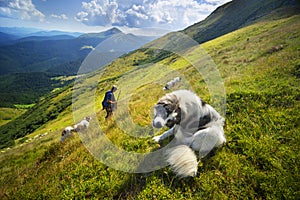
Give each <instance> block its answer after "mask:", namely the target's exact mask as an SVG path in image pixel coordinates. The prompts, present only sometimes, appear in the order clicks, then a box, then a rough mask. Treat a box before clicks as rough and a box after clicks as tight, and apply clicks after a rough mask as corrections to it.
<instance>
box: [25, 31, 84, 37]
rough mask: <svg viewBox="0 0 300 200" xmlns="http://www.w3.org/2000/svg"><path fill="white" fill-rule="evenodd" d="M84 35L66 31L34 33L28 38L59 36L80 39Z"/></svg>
mask: <svg viewBox="0 0 300 200" xmlns="http://www.w3.org/2000/svg"><path fill="white" fill-rule="evenodd" d="M82 34H83V33H80V32H66V31H38V32H33V33H30V34H28V35H27V37H29V36H41V37H45V36H58V35H69V36H73V37H78V36H80V35H82Z"/></svg>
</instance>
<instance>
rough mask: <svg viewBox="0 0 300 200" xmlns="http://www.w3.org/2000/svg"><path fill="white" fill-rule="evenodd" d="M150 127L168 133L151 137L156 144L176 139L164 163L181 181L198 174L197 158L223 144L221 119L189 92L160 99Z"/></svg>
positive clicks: (180, 91) (181, 92) (212, 109)
mask: <svg viewBox="0 0 300 200" xmlns="http://www.w3.org/2000/svg"><path fill="white" fill-rule="evenodd" d="M152 123H153V126H154V127H156V128H162V127H163V126H167V127H169V128H170V129H169V130H168V131H166V132H164V133H163V134H162V135H159V136H155V137H153V140H155V141H156V142H159V141H161V140H163V139H165V138H166V137H168V136H170V135H174V136H175V140H176V141H175V146H174V147H171V148H169V149H168V150H167V151H166V156H167V162H168V163H169V164H170V166H171V168H172V170H173V171H174V172H175V173H176V174H177V175H178V176H180V177H187V176H195V175H196V174H197V166H198V162H197V158H196V155H195V153H194V151H199V158H200V159H201V158H203V157H205V156H206V155H207V154H208V153H209V152H210V151H211V150H212V149H213V148H215V147H217V146H220V145H222V144H223V143H225V142H226V139H225V135H224V131H223V126H224V118H223V117H221V115H220V114H219V113H218V112H217V111H216V110H215V109H214V108H213V107H211V106H210V105H209V104H207V103H205V102H204V101H203V100H201V99H200V98H199V97H198V96H197V95H196V94H195V93H193V92H191V91H189V90H177V91H174V92H172V93H169V94H166V95H165V96H163V97H162V98H161V99H160V100H159V101H158V103H157V104H156V105H155V108H154V119H153V122H152Z"/></svg>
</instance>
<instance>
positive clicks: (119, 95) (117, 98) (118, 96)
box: [117, 90, 121, 101]
mask: <svg viewBox="0 0 300 200" xmlns="http://www.w3.org/2000/svg"><path fill="white" fill-rule="evenodd" d="M120 94H121V90H120V92H119V94H118V97H117V101H118V100H119V97H120Z"/></svg>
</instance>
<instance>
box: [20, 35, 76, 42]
mask: <svg viewBox="0 0 300 200" xmlns="http://www.w3.org/2000/svg"><path fill="white" fill-rule="evenodd" d="M74 38H75V37H74V36H71V35H54V36H29V37H25V38H21V39H18V40H17V41H15V43H17V42H28V41H46V40H69V39H74Z"/></svg>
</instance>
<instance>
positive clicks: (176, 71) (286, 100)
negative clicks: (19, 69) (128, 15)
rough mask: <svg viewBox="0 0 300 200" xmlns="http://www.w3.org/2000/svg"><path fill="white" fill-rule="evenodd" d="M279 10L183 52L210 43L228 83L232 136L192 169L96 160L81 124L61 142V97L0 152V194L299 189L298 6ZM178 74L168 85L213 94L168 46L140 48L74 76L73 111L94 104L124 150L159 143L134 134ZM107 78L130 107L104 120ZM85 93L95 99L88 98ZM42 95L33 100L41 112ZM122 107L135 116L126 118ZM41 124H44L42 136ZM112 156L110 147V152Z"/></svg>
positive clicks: (255, 194) (66, 117)
mask: <svg viewBox="0 0 300 200" xmlns="http://www.w3.org/2000/svg"><path fill="white" fill-rule="evenodd" d="M278 14H279V13H273V15H271V16H268V17H266V18H264V20H263V21H260V22H258V23H255V24H253V25H251V26H247V27H245V28H242V29H240V30H237V31H235V32H232V33H229V34H227V35H224V36H222V37H219V38H217V39H215V40H212V41H209V42H206V43H204V44H203V45H201V46H198V47H194V48H193V49H192V50H191V51H190V52H189V55H190V56H191V57H193V58H197V56H199V49H200V48H204V49H205V50H206V51H207V52H208V54H209V55H210V56H211V57H212V58H213V60H214V61H215V63H216V66H217V67H218V70H219V72H220V75H221V77H222V79H223V81H224V86H225V90H226V108H227V109H226V116H225V118H226V126H225V134H226V137H227V140H228V142H227V144H226V145H225V146H224V147H222V148H219V149H217V150H215V151H214V152H212V153H211V154H210V155H209V156H208V157H207V158H205V159H203V160H202V161H201V162H200V163H199V166H198V169H199V172H198V175H197V177H195V178H188V179H183V180H179V179H177V178H176V177H175V175H174V174H173V173H172V172H171V171H170V169H169V168H168V167H165V168H162V169H159V170H157V171H154V172H151V173H140V174H134V173H127V172H123V171H119V170H116V169H115V168H118V167H120V166H119V165H122V164H123V165H125V166H126V165H131V163H130V162H124V163H122V162H119V163H116V166H110V167H108V166H106V165H104V164H102V163H101V162H100V161H98V160H97V159H95V157H94V156H96V157H97V155H96V154H94V156H93V155H92V154H91V153H90V150H91V149H87V148H86V147H85V146H84V145H83V141H84V143H86V144H87V143H88V142H87V141H86V140H81V139H80V138H79V136H78V135H77V134H75V135H74V137H72V138H69V139H67V140H66V141H65V142H64V143H59V142H58V140H59V137H60V133H61V130H62V129H63V127H65V126H67V125H69V124H71V123H73V122H72V115H71V106H70V104H66V105H67V106H66V107H64V108H63V109H62V110H60V111H59V112H58V113H57V115H55V117H54V118H53V119H50V120H49V121H47V122H45V123H44V124H43V125H40V126H39V127H37V128H36V129H35V130H34V132H33V133H32V134H30V135H27V136H26V138H25V139H26V140H27V141H26V140H25V141H24V139H23V140H22V139H21V140H16V141H15V142H16V143H17V145H16V146H15V147H14V148H12V149H5V150H3V151H4V152H2V153H1V154H0V169H1V171H0V174H1V176H0V177H1V178H0V186H1V187H0V197H1V199H45V198H49V199H84V198H87V199H90V198H91V199H93V198H94V199H97V198H101V199H298V197H299V195H300V193H299V191H300V186H299V180H300V173H299V166H300V161H299V160H300V159H299V150H300V149H299V143H300V135H299V117H298V116H299V106H300V103H299V76H300V75H299V68H300V60H299V52H300V49H299V47H300V33H299V30H300V15H299V14H298V15H292V16H288V17H285V18H282V17H278V16H277V15H278ZM154 55H159V56H160V57H159V59H158V58H157V57H155V56H154ZM147 63H148V64H147ZM178 75H180V76H182V77H184V78H185V79H186V81H182V83H181V84H179V85H178V86H177V87H175V88H174V89H178V88H192V89H193V90H194V91H195V92H196V93H197V94H198V95H200V96H201V97H202V98H203V99H204V100H205V101H207V102H209V103H210V102H213V99H211V96H210V94H209V88H208V87H207V85H206V83H205V82H204V80H203V79H202V77H201V76H199V73H198V72H197V70H196V69H195V68H194V67H193V66H191V65H190V63H189V62H187V60H186V59H184V58H181V57H178V56H177V55H174V54H172V55H171V57H165V56H164V54H163V51H160V50H159V51H158V50H151V49H150V50H139V51H135V52H133V53H131V54H130V55H128V56H124V57H122V58H120V59H117V60H116V61H115V62H113V63H112V64H111V65H110V66H108V67H107V68H106V69H105V70H103V71H101V72H99V73H97V74H93V75H90V76H88V77H84V79H81V80H79V81H78V85H77V87H79V86H82V84H83V83H92V84H88V85H87V86H86V87H82V89H83V90H84V91H86V92H84V93H83V94H77V93H75V94H73V100H74V101H75V103H78V102H79V103H80V104H78V105H81V107H80V108H76V107H75V108H74V107H73V109H75V110H76V112H75V114H76V115H75V120H76V121H78V120H79V119H80V118H81V117H82V116H83V115H85V114H86V110H90V109H92V110H93V109H95V112H96V116H97V120H95V121H97V122H99V124H100V127H101V129H102V130H103V133H104V134H105V136H106V138H108V139H109V140H110V141H112V142H113V143H114V145H115V146H117V147H119V148H122V149H124V150H126V151H127V152H144V153H147V152H153V151H155V150H157V148H159V145H158V144H156V143H154V142H153V141H152V140H151V137H134V136H138V135H139V134H144V133H140V129H139V127H146V128H144V129H143V130H147V126H148V125H149V124H150V123H151V117H152V114H151V111H152V109H151V107H152V106H153V105H154V104H155V102H156V101H157V99H158V98H159V97H161V96H162V95H163V94H165V92H164V91H163V90H162V87H163V83H165V81H166V80H170V79H172V78H173V77H175V76H178ZM112 84H117V85H119V87H120V91H121V93H120V97H119V98H120V102H119V104H120V105H122V104H125V105H126V104H127V103H128V108H129V109H128V110H129V113H127V111H126V109H125V110H122V106H120V109H121V110H119V111H118V114H117V113H116V116H115V118H114V119H112V120H111V121H108V122H105V120H104V114H105V113H104V111H101V105H100V103H101V99H102V97H103V95H104V92H105V91H106V90H108V89H109V88H110V87H111V85H112ZM93 91H96V92H95V93H93ZM70 94H71V90H70V88H68V89H66V90H64V91H61V92H59V93H56V96H53V97H52V99H51V98H49V99H48V100H47V101H44V102H43V103H44V104H42V105H45V107H49V109H50V110H51V109H53V108H55V107H56V106H57V105H56V106H55V102H63V101H67V102H68V101H69V98H70V96H69V97H68V95H70ZM117 94H118V93H117ZM91 97H92V98H94V100H95V105H94V101H92V102H90V101H87V100H88V99H89V98H91ZM74 98H75V99H74ZM84 99H85V100H84ZM47 103H48V104H47ZM42 105H40V106H39V107H35V109H36V110H39V112H40V113H41V112H42V111H43V110H42V109H40V108H43V107H42ZM75 105H76V104H75ZM31 111H32V114H34V113H35V112H37V111H35V110H34V109H33V110H31ZM73 114H74V113H73ZM126 114H129V115H130V117H131V118H132V122H133V124H135V125H136V124H137V125H139V126H134V127H132V126H129V127H126V124H128V123H132V122H128V123H124V124H122V123H121V122H122V120H125V117H124V116H126ZM34 115H36V114H34ZM27 116H28V118H31V115H29V113H27ZM122 117H123V118H122ZM95 121H94V122H95ZM44 133H48V134H47V135H45V136H40V134H44ZM128 133H130V134H131V135H129V134H128ZM156 134H157V133H156ZM36 135H38V137H36V138H34V137H35V136H36ZM81 138H85V139H86V138H90V139H92V141H91V143H89V144H98V146H97V147H96V148H98V149H99V150H103V151H105V150H106V149H104V148H103V149H101V148H102V146H101V143H97V142H99V140H101V138H100V137H99V136H98V137H95V135H93V133H92V132H90V133H87V135H81ZM93 142H94V143H93ZM103 145H104V143H103ZM162 145H164V144H162ZM88 148H90V147H88ZM114 156H115V155H113V154H112V155H109V154H108V155H107V158H106V159H107V160H109V159H113V158H114ZM119 160H120V161H123V159H122V158H119ZM124 160H126V158H124ZM121 167H122V166H121Z"/></svg>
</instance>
